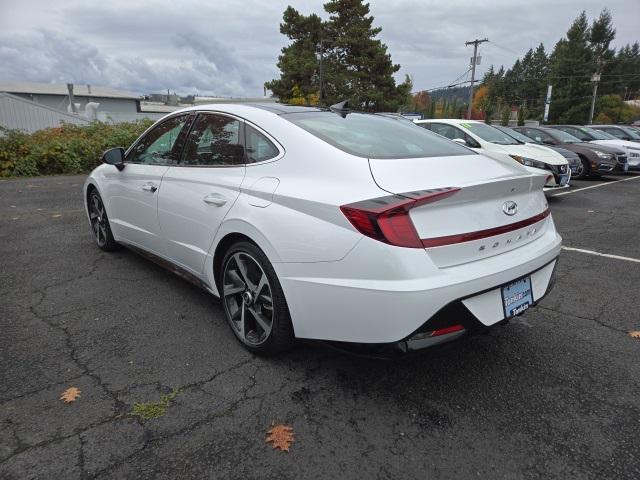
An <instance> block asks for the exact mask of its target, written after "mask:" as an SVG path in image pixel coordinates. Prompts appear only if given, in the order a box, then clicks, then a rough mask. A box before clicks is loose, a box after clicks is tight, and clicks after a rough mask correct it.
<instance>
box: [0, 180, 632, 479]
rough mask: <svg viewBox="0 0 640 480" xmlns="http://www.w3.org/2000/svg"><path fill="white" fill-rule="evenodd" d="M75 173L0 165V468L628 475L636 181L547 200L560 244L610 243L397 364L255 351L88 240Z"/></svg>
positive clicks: (95, 473)
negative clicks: (71, 398)
mask: <svg viewBox="0 0 640 480" xmlns="http://www.w3.org/2000/svg"><path fill="white" fill-rule="evenodd" d="M621 179H624V180H625V181H622V182H617V183H613V182H614V181H617V180H621ZM83 181H84V177H80V176H75V177H48V178H36V179H21V180H6V181H0V258H2V268H1V270H0V295H1V297H2V303H1V315H0V328H1V330H0V331H1V334H0V372H1V380H2V381H1V382H0V478H3V479H23V478H43V479H58V478H65V479H76V478H79V479H88V478H114V479H116V478H117V479H122V478H191V477H192V478H216V479H221V478H241V479H251V478H255V479H269V478H273V479H279V480H283V479H299V478H367V479H368V478H371V479H373V478H378V479H387V478H451V479H461V478H509V479H512V478H544V479H549V478H560V479H570V478H575V479H603V478H616V479H623V478H628V479H632V478H633V479H637V478H640V440H639V439H640V339H634V338H631V337H630V336H629V335H628V332H629V331H633V330H640V313H639V312H638V309H639V308H638V307H639V305H640V302H639V301H638V285H640V262H639V261H638V259H640V178H639V177H632V176H628V177H611V178H610V179H604V180H591V181H574V182H573V186H572V189H571V190H568V191H565V192H568V194H563V195H558V196H555V197H551V198H550V199H549V204H550V205H551V208H552V212H553V217H554V219H555V222H556V225H557V227H558V229H559V230H560V232H561V234H562V236H563V238H564V245H565V247H569V248H574V249H580V250H587V251H590V252H596V253H603V254H607V255H613V256H616V257H610V256H600V255H596V254H593V253H586V252H584V251H578V250H565V251H563V253H562V255H561V261H560V264H559V266H558V280H557V283H556V286H555V289H554V291H553V292H552V293H551V294H550V295H549V296H548V297H547V298H546V299H545V300H544V301H543V302H542V304H541V305H540V306H538V307H536V308H534V309H531V310H530V311H529V312H528V313H527V314H526V315H525V316H523V317H520V318H518V319H516V320H514V321H512V322H510V323H509V324H508V325H506V326H505V327H502V328H498V329H495V330H493V331H491V332H490V333H489V334H488V335H481V336H477V337H473V338H470V339H468V340H467V341H465V342H460V343H459V344H457V345H456V346H455V348H449V349H447V350H444V351H441V352H435V353H427V354H424V355H421V356H419V357H415V358H410V359H404V360H400V361H382V360H373V359H365V358H358V357H353V356H350V355H346V354H341V353H337V352H335V351H333V350H329V349H327V348H324V347H322V346H318V345H309V344H305V345H302V346H301V347H300V348H298V349H296V350H295V351H293V352H292V353H290V354H287V355H285V356H282V357H279V358H271V359H263V358H257V357H253V356H252V355H250V354H249V353H247V352H245V350H243V349H242V348H241V347H240V345H239V344H238V343H237V342H236V341H235V339H234V338H233V336H232V333H231V331H230V330H229V328H228V326H227V325H226V323H225V320H224V318H223V313H222V310H221V307H220V305H219V303H218V301H217V300H216V299H215V298H213V297H211V296H209V295H207V294H206V293H204V292H203V291H201V290H199V289H198V288H196V287H194V286H192V285H190V284H189V283H186V282H185V281H184V280H182V279H181V278H179V277H177V276H175V275H173V274H171V273H169V272H167V271H165V270H163V269H162V268H160V267H158V266H156V265H155V264H153V263H150V262H149V261H147V260H145V259H143V258H141V257H139V256H137V255H136V254H134V253H132V252H130V251H128V250H125V249H122V250H120V251H117V252H115V253H111V254H108V253H104V252H102V251H100V250H99V249H98V248H97V247H96V246H95V245H94V243H93V240H92V237H91V233H90V230H89V227H88V224H87V221H86V218H85V216H84V213H83V211H82V195H81V187H82V184H83ZM604 183H606V185H604V186H600V184H604ZM585 187H596V188H586V189H584V190H580V189H581V188H585ZM634 260H636V261H634ZM72 386H75V387H77V388H79V389H80V390H81V395H80V397H79V398H78V399H77V400H76V401H75V402H73V403H69V404H65V403H63V402H62V401H61V400H60V399H59V397H60V395H61V394H62V392H63V391H64V390H66V389H67V388H69V387H72ZM172 390H173V391H174V392H175V395H174V396H173V399H172V400H171V401H167V402H165V406H166V411H165V412H164V414H163V415H161V416H158V417H157V418H152V419H148V420H144V419H141V418H140V417H138V416H134V415H132V412H133V410H134V404H135V403H149V402H158V401H159V400H160V399H161V396H162V395H167V394H169V393H170V392H171V391H172ZM273 423H286V424H288V425H291V426H292V427H293V429H294V431H295V441H294V443H293V444H292V445H291V450H290V452H289V453H285V452H281V451H278V450H273V449H272V448H271V447H270V446H269V445H268V444H266V443H265V435H266V432H267V430H268V429H269V428H270V427H271V425H272V424H273Z"/></svg>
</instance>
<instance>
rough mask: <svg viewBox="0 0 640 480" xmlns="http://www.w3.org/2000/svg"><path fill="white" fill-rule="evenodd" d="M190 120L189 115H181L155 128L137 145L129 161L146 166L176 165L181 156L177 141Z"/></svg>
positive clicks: (129, 156) (130, 154)
mask: <svg viewBox="0 0 640 480" xmlns="http://www.w3.org/2000/svg"><path fill="white" fill-rule="evenodd" d="M188 118H189V115H179V116H176V117H172V118H169V119H167V120H165V121H164V122H162V123H160V124H159V125H157V126H156V127H154V128H153V130H151V131H150V132H149V133H147V134H146V135H145V136H144V137H143V138H142V140H140V142H138V143H137V144H136V146H135V147H134V148H133V150H132V151H131V152H130V153H129V155H128V156H127V157H128V158H127V161H128V162H131V163H142V164H145V165H172V164H175V163H176V162H177V161H178V157H179V155H180V145H179V144H178V142H177V140H178V137H179V136H180V132H181V131H182V128H183V127H184V126H185V124H186V123H187V119H188Z"/></svg>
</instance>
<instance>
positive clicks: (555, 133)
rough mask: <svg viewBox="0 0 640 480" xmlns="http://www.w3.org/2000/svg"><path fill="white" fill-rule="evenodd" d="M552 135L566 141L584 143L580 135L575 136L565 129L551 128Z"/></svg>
mask: <svg viewBox="0 0 640 480" xmlns="http://www.w3.org/2000/svg"><path fill="white" fill-rule="evenodd" d="M550 130H551V131H550V132H549V134H550V135H552V136H553V137H554V138H555V139H556V140H560V141H561V142H564V143H582V140H580V139H579V138H578V137H574V136H573V135H571V134H569V133H567V132H565V131H564V130H556V129H555V128H552V129H550Z"/></svg>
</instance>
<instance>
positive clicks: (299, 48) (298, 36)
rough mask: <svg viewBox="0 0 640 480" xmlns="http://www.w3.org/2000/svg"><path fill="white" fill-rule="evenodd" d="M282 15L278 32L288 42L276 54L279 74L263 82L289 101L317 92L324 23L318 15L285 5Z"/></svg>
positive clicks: (281, 97) (284, 99)
mask: <svg viewBox="0 0 640 480" xmlns="http://www.w3.org/2000/svg"><path fill="white" fill-rule="evenodd" d="M282 18H283V22H282V23H281V24H280V33H282V34H283V35H286V36H287V37H288V38H289V39H290V40H292V42H291V44H290V45H288V46H286V47H284V48H283V49H282V54H281V55H280V57H279V58H278V64H277V65H278V68H279V69H280V72H281V75H280V78H279V79H275V80H271V81H270V82H267V83H265V87H267V88H268V89H269V90H271V91H272V92H273V94H274V95H276V96H277V97H279V98H280V99H281V100H282V101H283V102H290V101H291V100H292V99H293V98H298V97H299V96H300V94H301V95H302V97H306V96H308V95H310V94H312V93H315V92H319V89H320V86H319V79H318V67H319V65H318V59H317V53H318V52H319V46H320V43H321V42H320V40H321V38H322V37H323V31H324V30H325V29H326V25H325V22H323V21H322V20H321V19H320V17H319V16H318V15H315V14H311V15H308V16H305V15H302V14H300V12H298V11H297V10H296V9H295V8H293V7H288V8H287V9H286V10H285V11H284V14H283V17H282ZM294 88H297V90H296V91H295V92H294Z"/></svg>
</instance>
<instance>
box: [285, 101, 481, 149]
mask: <svg viewBox="0 0 640 480" xmlns="http://www.w3.org/2000/svg"><path fill="white" fill-rule="evenodd" d="M281 117H282V118H284V119H286V120H288V121H290V122H291V123H293V124H294V125H297V126H298V127H300V128H302V129H304V130H306V131H307V132H309V133H311V134H312V135H314V136H315V137H317V138H319V139H320V140H323V141H325V142H327V143H328V144H330V145H333V146H334V147H336V148H339V149H340V150H342V151H344V152H347V153H350V154H352V155H356V156H358V157H364V158H389V159H393V158H421V157H444V156H453V155H473V152H472V151H471V150H469V149H467V148H465V147H463V146H461V145H456V144H455V143H453V142H450V141H449V140H446V139H444V138H442V137H440V136H438V135H436V134H434V133H432V132H430V131H429V130H427V129H425V128H420V127H419V126H417V125H416V124H414V123H413V122H409V121H407V120H406V119H403V118H393V117H387V116H383V115H372V114H367V113H355V112H353V113H349V114H347V115H345V116H344V118H343V117H342V116H341V115H338V114H336V113H333V112H304V113H288V114H283V115H281Z"/></svg>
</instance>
